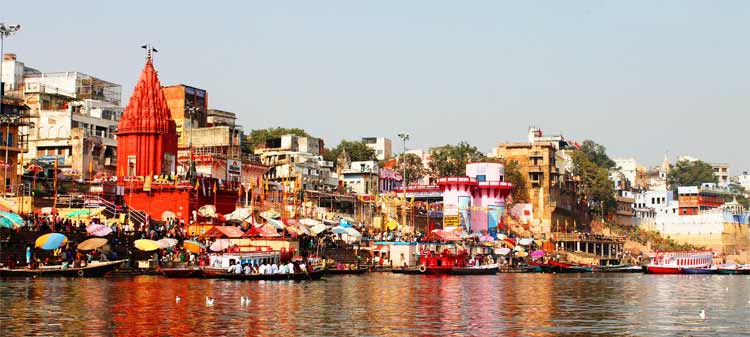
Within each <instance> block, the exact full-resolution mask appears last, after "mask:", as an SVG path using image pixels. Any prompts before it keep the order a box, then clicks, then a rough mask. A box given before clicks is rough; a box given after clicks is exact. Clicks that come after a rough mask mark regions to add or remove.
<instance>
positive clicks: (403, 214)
mask: <svg viewBox="0 0 750 337" xmlns="http://www.w3.org/2000/svg"><path fill="white" fill-rule="evenodd" d="M398 138H401V141H403V144H404V152H403V153H402V154H401V165H402V166H403V168H404V176H403V177H402V179H401V182H402V187H401V190H402V191H403V196H404V199H403V201H404V202H403V205H402V207H401V223H402V224H403V225H404V226H406V184H407V181H406V141H407V140H409V134H408V133H399V134H398Z"/></svg>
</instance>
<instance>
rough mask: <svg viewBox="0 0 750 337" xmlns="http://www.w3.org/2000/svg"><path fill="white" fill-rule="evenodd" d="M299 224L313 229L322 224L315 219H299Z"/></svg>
mask: <svg viewBox="0 0 750 337" xmlns="http://www.w3.org/2000/svg"><path fill="white" fill-rule="evenodd" d="M299 223H301V224H303V225H307V226H310V227H313V226H316V225H318V224H320V223H321V222H320V221H318V220H315V219H310V218H303V219H299Z"/></svg>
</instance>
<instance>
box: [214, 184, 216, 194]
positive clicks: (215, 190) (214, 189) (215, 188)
mask: <svg viewBox="0 0 750 337" xmlns="http://www.w3.org/2000/svg"><path fill="white" fill-rule="evenodd" d="M214 193H216V182H214Z"/></svg>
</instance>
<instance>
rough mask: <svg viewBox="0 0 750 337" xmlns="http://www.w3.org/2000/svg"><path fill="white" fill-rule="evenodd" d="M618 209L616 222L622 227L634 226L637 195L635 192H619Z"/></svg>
mask: <svg viewBox="0 0 750 337" xmlns="http://www.w3.org/2000/svg"><path fill="white" fill-rule="evenodd" d="M615 201H616V202H617V209H616V210H615V214H614V219H613V220H614V222H615V224H618V225H620V226H628V227H629V226H632V225H633V222H634V221H633V217H634V216H635V206H634V204H635V195H634V194H633V192H630V191H625V190H619V191H617V195H615Z"/></svg>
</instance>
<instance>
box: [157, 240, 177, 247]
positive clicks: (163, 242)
mask: <svg viewBox="0 0 750 337" xmlns="http://www.w3.org/2000/svg"><path fill="white" fill-rule="evenodd" d="M156 243H158V244H159V247H161V249H167V248H172V247H174V246H175V245H177V239H172V238H163V239H160V240H158V241H156Z"/></svg>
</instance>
